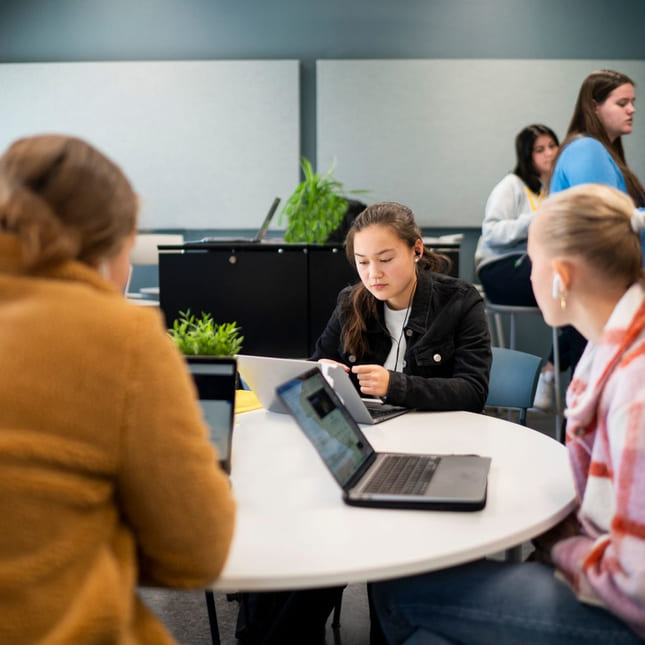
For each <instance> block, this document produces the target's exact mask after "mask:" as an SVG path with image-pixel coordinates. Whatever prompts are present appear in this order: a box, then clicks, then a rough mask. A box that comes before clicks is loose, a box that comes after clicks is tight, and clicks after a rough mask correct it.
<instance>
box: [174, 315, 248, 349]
mask: <svg viewBox="0 0 645 645" xmlns="http://www.w3.org/2000/svg"><path fill="white" fill-rule="evenodd" d="M240 331H241V330H240V328H239V327H238V326H237V323H235V322H231V323H220V324H217V323H215V322H213V317H212V316H211V314H209V313H206V312H202V315H201V318H197V317H195V316H194V315H192V314H191V313H190V309H189V310H188V311H180V312H179V318H177V319H175V320H174V321H173V324H172V327H171V328H170V329H169V330H168V333H169V334H170V337H171V338H172V339H173V341H174V342H175V344H176V345H177V347H178V348H179V351H181V353H182V354H190V355H201V356H234V355H235V354H239V352H240V350H241V349H242V342H243V341H244V337H243V336H240Z"/></svg>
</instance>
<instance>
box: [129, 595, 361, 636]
mask: <svg viewBox="0 0 645 645" xmlns="http://www.w3.org/2000/svg"><path fill="white" fill-rule="evenodd" d="M139 593H140V595H141V597H142V598H143V600H144V602H145V603H146V605H148V607H150V609H151V610H152V611H154V612H155V613H156V614H157V616H159V618H160V619H161V621H162V622H163V623H164V624H165V625H166V627H167V628H168V629H169V630H170V632H171V634H172V635H173V636H174V638H175V639H176V640H177V641H178V642H179V643H180V644H181V645H212V642H213V641H212V639H211V634H210V628H209V624H208V611H207V609H206V598H205V595H204V592H203V591H175V590H168V589H141V590H140V591H139ZM215 607H216V611H217V624H218V627H219V634H220V642H221V644H222V645H236V643H237V639H236V638H235V621H236V620H237V610H238V603H237V602H235V601H229V600H227V598H226V595H225V594H223V593H216V594H215ZM340 623H341V626H340V632H339V638H338V640H336V641H335V640H334V634H333V630H332V629H331V617H330V618H329V621H328V623H327V636H326V643H327V644H328V645H368V643H369V612H368V609H367V593H366V586H365V585H362V584H361V585H349V586H348V587H347V588H346V589H345V591H344V593H343V605H342V611H341V617H340ZM303 645H306V643H303Z"/></svg>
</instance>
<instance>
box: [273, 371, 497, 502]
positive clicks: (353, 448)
mask: <svg viewBox="0 0 645 645" xmlns="http://www.w3.org/2000/svg"><path fill="white" fill-rule="evenodd" d="M278 396H279V397H280V399H281V400H282V402H283V403H284V404H285V406H287V408H289V411H290V412H291V414H292V415H293V416H294V417H295V419H296V421H297V422H298V425H300V427H301V428H302V430H303V431H304V433H305V434H306V435H307V437H308V438H309V440H310V441H311V443H312V444H313V445H314V447H315V448H316V450H317V451H318V453H319V454H320V456H321V458H322V460H323V461H324V462H325V464H326V465H327V468H328V469H329V470H330V471H331V473H332V475H333V476H334V477H335V479H336V481H337V482H338V483H339V484H340V486H341V488H342V489H343V499H344V501H345V502H346V503H347V504H352V505H356V506H377V507H384V508H419V509H437V510H451V511H476V510H480V509H482V508H483V507H484V506H485V504H486V491H487V483H488V471H489V468H490V461H491V460H490V458H489V457H481V456H479V455H427V454H426V455H423V454H409V453H377V452H376V451H375V450H374V449H373V448H372V446H371V445H370V443H369V441H368V440H367V438H366V437H365V435H364V434H363V433H362V432H361V429H360V428H359V427H358V424H357V423H356V422H355V421H354V420H353V419H352V416H351V415H350V414H349V412H348V411H347V408H345V406H344V405H343V404H342V403H341V401H340V399H339V398H338V397H337V396H336V393H335V392H334V390H333V389H332V387H331V386H330V385H329V383H328V382H327V380H326V379H325V378H324V377H323V375H322V373H321V372H320V370H318V369H312V370H308V371H307V372H305V373H304V374H301V375H300V376H298V377H296V378H294V379H291V380H290V381H287V382H286V383H283V384H282V385H280V386H279V387H278Z"/></svg>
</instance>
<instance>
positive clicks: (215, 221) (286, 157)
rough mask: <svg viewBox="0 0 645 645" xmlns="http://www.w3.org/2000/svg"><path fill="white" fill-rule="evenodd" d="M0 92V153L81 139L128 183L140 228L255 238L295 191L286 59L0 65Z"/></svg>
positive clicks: (294, 67)
mask: <svg viewBox="0 0 645 645" xmlns="http://www.w3.org/2000/svg"><path fill="white" fill-rule="evenodd" d="M0 88H1V91H2V107H1V108H0V114H1V118H0V149H2V150H3V149H4V148H6V146H7V145H8V144H9V143H10V142H11V141H13V140H14V139H16V138H18V137H21V136H25V135H31V134H36V133H43V132H59V133H66V134H72V135H75V136H79V137H83V138H86V139H88V140H89V141H90V142H91V143H93V144H94V145H96V146H97V147H98V148H100V149H101V150H102V151H104V152H105V153H106V154H108V155H109V156H111V157H112V158H113V159H114V160H115V161H116V162H117V163H119V164H120V165H121V167H122V168H123V170H124V171H125V173H126V174H127V175H128V177H129V178H130V179H131V181H132V183H133V185H134V187H135V189H136V191H137V192H138V193H139V195H140V196H141V216H140V227H141V228H147V229H168V228H170V229H190V228H197V229H211V228H215V229H216V228H251V229H253V228H257V227H258V226H259V225H260V222H261V221H262V218H263V216H264V214H265V212H266V210H267V209H268V207H269V205H270V204H271V201H272V200H273V198H274V197H275V196H276V195H278V196H281V197H283V198H286V196H288V195H289V194H290V193H291V192H292V191H293V189H294V187H295V186H296V185H297V183H298V181H299V154H300V106H299V101H300V90H299V62H298V61H295V60H263V61H257V60H244V61H227V60H223V61H222V60H219V61H214V60H204V61H197V60H193V61H144V62H80V63H14V64H0Z"/></svg>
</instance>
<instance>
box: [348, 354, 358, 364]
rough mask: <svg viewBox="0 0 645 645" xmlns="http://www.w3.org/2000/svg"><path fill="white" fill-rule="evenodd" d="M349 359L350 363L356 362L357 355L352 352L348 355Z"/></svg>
mask: <svg viewBox="0 0 645 645" xmlns="http://www.w3.org/2000/svg"><path fill="white" fill-rule="evenodd" d="M347 360H348V361H349V362H350V363H355V362H356V356H354V354H350V355H349V356H348V357H347Z"/></svg>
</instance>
